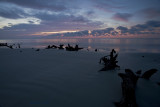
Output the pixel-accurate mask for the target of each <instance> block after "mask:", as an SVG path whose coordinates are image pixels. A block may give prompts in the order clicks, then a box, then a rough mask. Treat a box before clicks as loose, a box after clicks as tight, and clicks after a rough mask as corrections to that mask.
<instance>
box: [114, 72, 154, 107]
mask: <svg viewBox="0 0 160 107" xmlns="http://www.w3.org/2000/svg"><path fill="white" fill-rule="evenodd" d="M156 71H157V69H151V70H148V71H146V72H145V73H144V74H143V75H142V76H140V74H141V70H139V71H137V72H136V74H137V75H136V74H134V73H133V71H132V70H130V69H125V73H119V74H118V75H119V76H120V77H121V78H122V80H123V81H122V84H121V87H122V95H123V97H122V99H121V101H120V102H115V103H114V104H115V106H116V107H137V103H136V97H135V89H136V85H137V81H138V79H139V78H144V77H145V78H144V79H149V78H150V77H151V76H152V75H153V74H154V73H155V72H156Z"/></svg>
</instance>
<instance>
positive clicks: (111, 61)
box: [99, 49, 120, 71]
mask: <svg viewBox="0 0 160 107" xmlns="http://www.w3.org/2000/svg"><path fill="white" fill-rule="evenodd" d="M117 57H118V53H116V51H115V50H114V49H112V51H111V52H110V55H107V56H104V57H102V58H100V61H99V63H100V64H101V63H103V64H104V68H102V69H101V70H100V71H106V70H110V69H115V68H120V66H118V65H117V63H118V61H117Z"/></svg>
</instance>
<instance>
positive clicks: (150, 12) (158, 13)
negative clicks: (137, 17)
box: [140, 8, 160, 18]
mask: <svg viewBox="0 0 160 107" xmlns="http://www.w3.org/2000/svg"><path fill="white" fill-rule="evenodd" d="M140 14H143V15H144V16H145V17H147V18H156V17H160V9H158V8H147V9H143V10H141V11H140Z"/></svg>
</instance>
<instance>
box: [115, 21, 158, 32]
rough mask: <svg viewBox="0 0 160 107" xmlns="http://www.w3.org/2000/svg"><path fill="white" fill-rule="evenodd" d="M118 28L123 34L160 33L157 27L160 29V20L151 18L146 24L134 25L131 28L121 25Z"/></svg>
mask: <svg viewBox="0 0 160 107" xmlns="http://www.w3.org/2000/svg"><path fill="white" fill-rule="evenodd" d="M117 29H118V30H120V31H121V34H126V33H128V34H157V33H160V32H158V31H157V29H159V30H160V21H155V20H151V21H147V22H146V23H145V24H137V25H135V26H132V27H131V28H130V29H128V28H127V27H123V26H119V27H117Z"/></svg>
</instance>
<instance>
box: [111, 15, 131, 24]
mask: <svg viewBox="0 0 160 107" xmlns="http://www.w3.org/2000/svg"><path fill="white" fill-rule="evenodd" d="M132 16H133V15H132V14H130V13H116V14H114V15H113V16H112V19H114V20H117V21H123V22H128V21H129V19H130V18H131V17H132Z"/></svg>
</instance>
